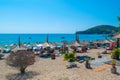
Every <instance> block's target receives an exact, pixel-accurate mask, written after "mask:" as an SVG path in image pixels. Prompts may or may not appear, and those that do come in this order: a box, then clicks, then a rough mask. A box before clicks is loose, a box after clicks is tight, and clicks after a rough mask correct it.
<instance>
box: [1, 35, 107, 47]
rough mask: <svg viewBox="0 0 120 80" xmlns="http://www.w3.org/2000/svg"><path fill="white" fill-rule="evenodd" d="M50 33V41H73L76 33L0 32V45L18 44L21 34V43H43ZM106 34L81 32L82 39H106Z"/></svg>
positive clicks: (80, 38) (80, 37)
mask: <svg viewBox="0 0 120 80" xmlns="http://www.w3.org/2000/svg"><path fill="white" fill-rule="evenodd" d="M47 35H48V41H49V42H61V41H67V42H72V41H74V40H75V34H0V46H5V45H10V44H17V43H18V37H19V36H20V40H21V43H23V44H27V43H33V44H34V43H43V42H45V41H46V37H47ZM106 37H107V35H106V34H79V40H80V41H92V40H104V39H105V38H106Z"/></svg>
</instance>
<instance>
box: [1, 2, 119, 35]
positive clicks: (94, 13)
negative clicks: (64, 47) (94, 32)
mask: <svg viewBox="0 0 120 80" xmlns="http://www.w3.org/2000/svg"><path fill="white" fill-rule="evenodd" d="M117 16H120V0H0V33H75V32H76V31H83V30H86V29H88V28H91V27H94V26H97V25H113V26H118V25H119V22H118V20H117Z"/></svg>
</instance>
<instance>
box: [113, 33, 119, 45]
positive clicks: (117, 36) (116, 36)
mask: <svg viewBox="0 0 120 80" xmlns="http://www.w3.org/2000/svg"><path fill="white" fill-rule="evenodd" d="M114 37H115V38H117V47H119V42H120V34H117V35H115V36H114Z"/></svg>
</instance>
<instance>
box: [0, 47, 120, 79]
mask: <svg viewBox="0 0 120 80" xmlns="http://www.w3.org/2000/svg"><path fill="white" fill-rule="evenodd" d="M102 50H104V49H92V50H88V51H87V53H78V55H89V56H92V57H95V60H97V52H99V51H102ZM106 56H108V57H109V55H105V57H106ZM62 58H63V56H60V57H57V58H56V59H55V60H51V59H50V58H47V59H44V58H39V57H36V62H35V64H34V65H31V66H29V67H28V68H27V69H26V73H27V74H28V75H29V76H32V77H30V78H28V79H27V80H120V76H119V75H115V74H111V72H110V68H111V67H108V68H107V69H105V70H102V71H99V72H95V71H94V70H93V69H94V68H96V67H97V66H94V67H93V69H86V68H85V66H84V63H79V62H75V63H76V64H77V66H78V67H77V68H71V69H67V68H66V65H69V62H67V61H63V60H62ZM118 72H120V69H118ZM18 73H19V70H17V69H16V68H12V67H10V66H8V65H6V63H5V59H3V60H0V80H12V79H10V78H12V77H15V76H16V74H18ZM14 80H16V79H14Z"/></svg>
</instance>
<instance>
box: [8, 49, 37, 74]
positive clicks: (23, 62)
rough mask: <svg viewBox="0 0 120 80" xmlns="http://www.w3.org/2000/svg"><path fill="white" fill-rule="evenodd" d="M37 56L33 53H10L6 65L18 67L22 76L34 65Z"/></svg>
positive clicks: (24, 51)
mask: <svg viewBox="0 0 120 80" xmlns="http://www.w3.org/2000/svg"><path fill="white" fill-rule="evenodd" d="M34 62H35V56H34V54H33V52H32V51H26V50H20V51H17V52H10V55H9V56H8V57H7V58H6V63H7V64H8V65H9V66H12V67H16V68H18V69H19V70H20V73H21V74H24V73H25V69H26V68H27V67H28V66H29V65H32V64H34Z"/></svg>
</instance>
